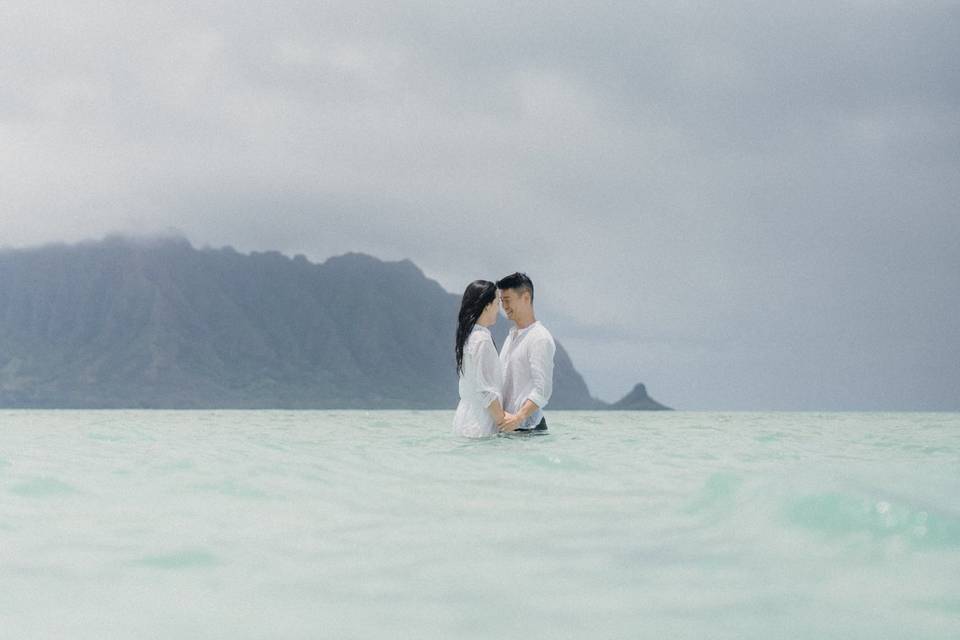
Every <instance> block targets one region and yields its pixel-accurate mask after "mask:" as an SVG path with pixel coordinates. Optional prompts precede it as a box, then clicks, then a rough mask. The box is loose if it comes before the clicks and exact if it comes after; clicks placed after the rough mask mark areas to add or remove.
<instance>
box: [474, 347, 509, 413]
mask: <svg viewBox="0 0 960 640" xmlns="http://www.w3.org/2000/svg"><path fill="white" fill-rule="evenodd" d="M501 367H502V365H501V364H500V357H499V356H498V355H497V350H496V348H495V347H494V346H493V343H492V342H490V341H489V340H484V341H483V342H482V343H481V344H480V347H479V348H478V349H477V367H476V378H475V379H474V383H475V384H476V389H477V391H478V392H479V393H480V399H481V401H482V403H483V406H484V407H489V406H490V405H491V404H492V403H493V401H494V400H499V401H500V404H503V389H502V387H503V373H502V371H501Z"/></svg>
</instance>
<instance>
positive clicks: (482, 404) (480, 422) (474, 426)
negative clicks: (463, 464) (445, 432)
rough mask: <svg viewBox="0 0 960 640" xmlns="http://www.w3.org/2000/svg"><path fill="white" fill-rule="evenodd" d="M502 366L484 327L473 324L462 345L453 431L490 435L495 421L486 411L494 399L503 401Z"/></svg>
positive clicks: (474, 434)
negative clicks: (458, 398)
mask: <svg viewBox="0 0 960 640" xmlns="http://www.w3.org/2000/svg"><path fill="white" fill-rule="evenodd" d="M502 388H503V367H502V366H501V364H500V359H499V358H498V357H497V348H496V347H495V346H494V345H493V336H491V335H490V330H489V329H487V328H486V327H484V326H482V325H479V324H475V325H473V330H472V331H471V332H470V336H469V337H468V338H467V342H466V344H464V345H463V374H462V375H461V376H460V403H459V404H458V405H457V413H456V414H455V415H454V417H453V432H454V433H455V434H457V435H461V436H466V437H468V438H482V437H484V436H493V435H496V434H497V433H498V432H499V429H497V423H496V421H495V420H494V419H493V416H491V415H490V412H489V411H487V408H488V407H489V406H490V403H492V402H493V401H494V400H500V402H501V403H502V402H503V395H502V391H501V390H502Z"/></svg>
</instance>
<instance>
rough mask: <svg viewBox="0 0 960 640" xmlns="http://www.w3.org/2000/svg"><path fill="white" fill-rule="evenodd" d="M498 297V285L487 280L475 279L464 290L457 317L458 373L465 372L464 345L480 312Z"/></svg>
mask: <svg viewBox="0 0 960 640" xmlns="http://www.w3.org/2000/svg"><path fill="white" fill-rule="evenodd" d="M496 297H497V285H495V284H494V283H492V282H489V281H487V280H474V281H473V282H471V283H470V284H468V285H467V289H466V291H464V292H463V300H461V301H460V315H459V316H458V317H457V349H456V353H457V375H462V374H463V345H465V344H467V338H469V337H470V332H471V331H473V325H475V324H477V319H478V318H479V317H480V314H482V313H483V310H484V309H486V308H487V305H488V304H490V303H491V302H493V301H494V299H496Z"/></svg>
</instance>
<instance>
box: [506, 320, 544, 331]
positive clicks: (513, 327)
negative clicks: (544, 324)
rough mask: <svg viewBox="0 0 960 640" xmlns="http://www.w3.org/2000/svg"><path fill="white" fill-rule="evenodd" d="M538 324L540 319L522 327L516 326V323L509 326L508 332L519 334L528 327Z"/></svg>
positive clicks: (528, 328) (528, 329)
mask: <svg viewBox="0 0 960 640" xmlns="http://www.w3.org/2000/svg"><path fill="white" fill-rule="evenodd" d="M538 324H540V321H539V320H534V321H533V322H532V323H530V325H529V326H527V327H524V328H523V329H520V328H519V327H517V325H513V326H512V327H510V333H512V334H515V335H520V334H523V333H526V332H527V331H530V329H533V328H534V327H535V326H537V325H538Z"/></svg>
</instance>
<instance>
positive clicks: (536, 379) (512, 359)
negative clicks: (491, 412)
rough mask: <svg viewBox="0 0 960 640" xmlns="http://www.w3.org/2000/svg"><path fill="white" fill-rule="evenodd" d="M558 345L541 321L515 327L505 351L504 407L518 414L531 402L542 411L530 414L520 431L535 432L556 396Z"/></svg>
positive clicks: (502, 358) (502, 357) (502, 359)
mask: <svg viewBox="0 0 960 640" xmlns="http://www.w3.org/2000/svg"><path fill="white" fill-rule="evenodd" d="M556 351H557V345H556V343H555V342H554V341H553V336H552V335H550V332H549V331H547V328H546V327H545V326H543V325H542V324H541V323H540V321H537V322H534V323H533V324H531V325H530V326H529V327H527V328H525V329H517V327H513V329H511V330H510V334H509V335H508V336H507V339H506V341H505V342H504V343H503V349H501V350H500V362H502V363H503V408H504V410H506V411H508V412H509V413H516V412H518V411H519V410H520V407H522V406H523V403H524V402H526V401H527V400H532V401H533V403H534V404H536V405H537V406H538V407H540V408H539V409H537V410H536V411H535V412H534V413H533V414H532V415H530V416H529V417H528V418H527V419H526V420H524V422H523V424H521V425H520V427H519V428H520V429H532V428H534V427H535V426H537V424H539V423H540V421H541V420H542V419H543V411H542V409H543V408H544V407H545V406H547V403H548V402H550V396H551V395H552V394H553V355H554V354H555V353H556Z"/></svg>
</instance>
